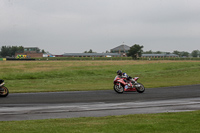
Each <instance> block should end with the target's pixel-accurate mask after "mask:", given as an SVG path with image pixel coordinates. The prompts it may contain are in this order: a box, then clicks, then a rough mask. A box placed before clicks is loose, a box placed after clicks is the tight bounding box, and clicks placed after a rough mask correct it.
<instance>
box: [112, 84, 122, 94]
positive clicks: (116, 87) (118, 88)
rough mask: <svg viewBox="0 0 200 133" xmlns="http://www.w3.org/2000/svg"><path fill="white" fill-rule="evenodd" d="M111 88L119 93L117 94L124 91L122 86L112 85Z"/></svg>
mask: <svg viewBox="0 0 200 133" xmlns="http://www.w3.org/2000/svg"><path fill="white" fill-rule="evenodd" d="M113 88H114V90H115V92H117V93H119V94H121V93H123V92H124V87H123V86H120V87H119V85H114V87H113Z"/></svg>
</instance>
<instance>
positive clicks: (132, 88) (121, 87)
mask: <svg viewBox="0 0 200 133" xmlns="http://www.w3.org/2000/svg"><path fill="white" fill-rule="evenodd" d="M133 79H134V82H131V81H130V80H127V79H126V78H120V77H119V76H116V77H115V79H114V82H113V83H114V87H113V88H114V90H115V91H116V92H117V93H123V92H138V93H143V92H144V91H145V87H144V85H143V84H141V83H138V82H137V80H138V79H139V77H134V78H133Z"/></svg>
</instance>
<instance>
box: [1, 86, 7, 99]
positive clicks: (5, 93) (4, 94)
mask: <svg viewBox="0 0 200 133" xmlns="http://www.w3.org/2000/svg"><path fill="white" fill-rule="evenodd" d="M0 88H2V89H3V90H4V91H1V92H0V97H7V96H8V94H9V90H8V89H7V88H6V87H5V86H1V87H0Z"/></svg>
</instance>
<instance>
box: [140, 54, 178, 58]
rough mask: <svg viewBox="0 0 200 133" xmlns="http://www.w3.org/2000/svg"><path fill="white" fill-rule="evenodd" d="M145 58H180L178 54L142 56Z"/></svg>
mask: <svg viewBox="0 0 200 133" xmlns="http://www.w3.org/2000/svg"><path fill="white" fill-rule="evenodd" d="M141 57H143V58H163V57H179V56H178V55H176V54H142V56H141Z"/></svg>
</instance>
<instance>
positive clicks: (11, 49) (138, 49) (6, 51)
mask: <svg viewBox="0 0 200 133" xmlns="http://www.w3.org/2000/svg"><path fill="white" fill-rule="evenodd" d="M143 48H144V46H142V45H139V44H134V45H133V46H131V47H130V50H129V51H128V53H127V56H131V57H132V58H133V59H136V58H138V57H141V56H142V54H161V53H167V54H176V55H178V56H179V57H199V56H200V51H199V50H193V51H192V53H189V52H186V51H177V50H175V51H173V52H172V53H170V52H161V51H156V52H153V51H152V50H149V51H143ZM16 52H18V53H23V52H24V47H23V46H2V47H1V51H0V57H14V56H15V53H16ZM107 52H108V51H106V53H107ZM42 53H45V51H44V50H42ZM84 53H96V52H94V51H92V49H90V50H89V51H85V52H84Z"/></svg>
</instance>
